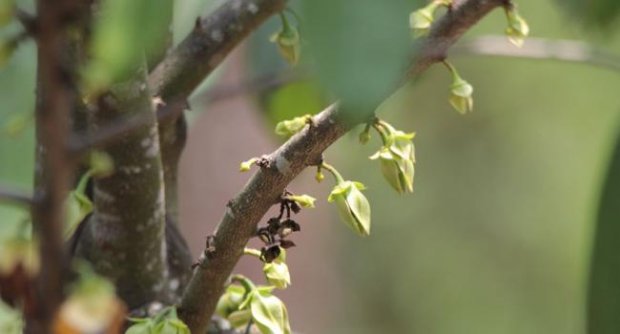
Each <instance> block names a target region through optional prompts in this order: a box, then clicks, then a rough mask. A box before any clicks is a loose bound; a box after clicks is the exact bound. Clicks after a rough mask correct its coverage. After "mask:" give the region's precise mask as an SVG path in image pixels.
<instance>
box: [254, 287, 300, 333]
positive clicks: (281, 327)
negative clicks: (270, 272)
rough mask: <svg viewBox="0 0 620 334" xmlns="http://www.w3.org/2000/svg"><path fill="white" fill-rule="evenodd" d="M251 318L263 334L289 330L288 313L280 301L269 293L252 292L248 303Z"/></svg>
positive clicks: (287, 331) (288, 331)
mask: <svg viewBox="0 0 620 334" xmlns="http://www.w3.org/2000/svg"><path fill="white" fill-rule="evenodd" d="M250 310H251V312H252V319H253V320H254V322H255V323H256V326H257V327H258V329H259V330H260V331H261V333H263V334H287V333H290V332H291V328H290V324H289V321H288V313H287V311H286V307H285V306H284V303H282V301H281V300H280V299H279V298H278V297H276V296H273V295H270V294H261V293H259V292H258V291H255V292H253V295H252V302H251V304H250Z"/></svg>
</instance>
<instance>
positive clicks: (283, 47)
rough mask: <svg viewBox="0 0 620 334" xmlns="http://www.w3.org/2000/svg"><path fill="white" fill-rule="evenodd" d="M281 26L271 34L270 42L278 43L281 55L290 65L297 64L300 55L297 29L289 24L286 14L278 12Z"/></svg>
mask: <svg viewBox="0 0 620 334" xmlns="http://www.w3.org/2000/svg"><path fill="white" fill-rule="evenodd" d="M280 18H281V19H282V28H281V29H280V31H278V32H277V33H275V34H273V35H272V36H271V39H270V40H271V42H273V43H276V44H277V45H278V51H280V54H281V55H282V57H283V58H284V59H285V60H286V61H287V62H289V64H291V65H297V63H299V58H300V56H301V43H300V38H299V31H298V30H297V28H295V27H294V26H292V25H291V24H289V22H288V20H287V19H286V16H284V14H280Z"/></svg>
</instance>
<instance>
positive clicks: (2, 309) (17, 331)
mask: <svg viewBox="0 0 620 334" xmlns="http://www.w3.org/2000/svg"><path fill="white" fill-rule="evenodd" d="M23 327H24V323H23V320H22V316H21V314H20V313H19V312H18V311H16V310H14V309H12V308H11V307H9V306H8V305H6V304H5V303H3V302H2V300H0V333H4V334H21V333H22V331H23Z"/></svg>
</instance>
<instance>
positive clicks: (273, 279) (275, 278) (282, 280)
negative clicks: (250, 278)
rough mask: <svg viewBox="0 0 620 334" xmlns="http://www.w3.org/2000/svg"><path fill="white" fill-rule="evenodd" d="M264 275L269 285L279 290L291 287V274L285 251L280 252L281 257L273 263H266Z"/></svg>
mask: <svg viewBox="0 0 620 334" xmlns="http://www.w3.org/2000/svg"><path fill="white" fill-rule="evenodd" d="M263 273H265V278H266V279H267V281H268V282H269V284H271V285H273V286H275V287H276V288H278V289H286V288H287V287H288V286H289V285H291V274H290V273H289V271H288V266H287V265H286V252H285V251H284V249H282V250H281V251H280V255H279V256H278V257H277V258H276V259H275V260H273V261H272V262H271V263H265V265H264V266H263Z"/></svg>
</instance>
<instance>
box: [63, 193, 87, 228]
mask: <svg viewBox="0 0 620 334" xmlns="http://www.w3.org/2000/svg"><path fill="white" fill-rule="evenodd" d="M92 211H93V202H91V200H90V199H88V197H86V195H85V194H83V193H80V192H78V191H75V190H74V191H71V192H70V193H69V195H68V196H67V199H66V200H65V231H64V237H65V240H66V239H69V238H71V236H72V235H73V233H74V232H75V230H76V229H77V227H78V226H79V225H80V223H81V222H82V220H84V218H86V216H87V215H88V214H89V213H91V212H92Z"/></svg>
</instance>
